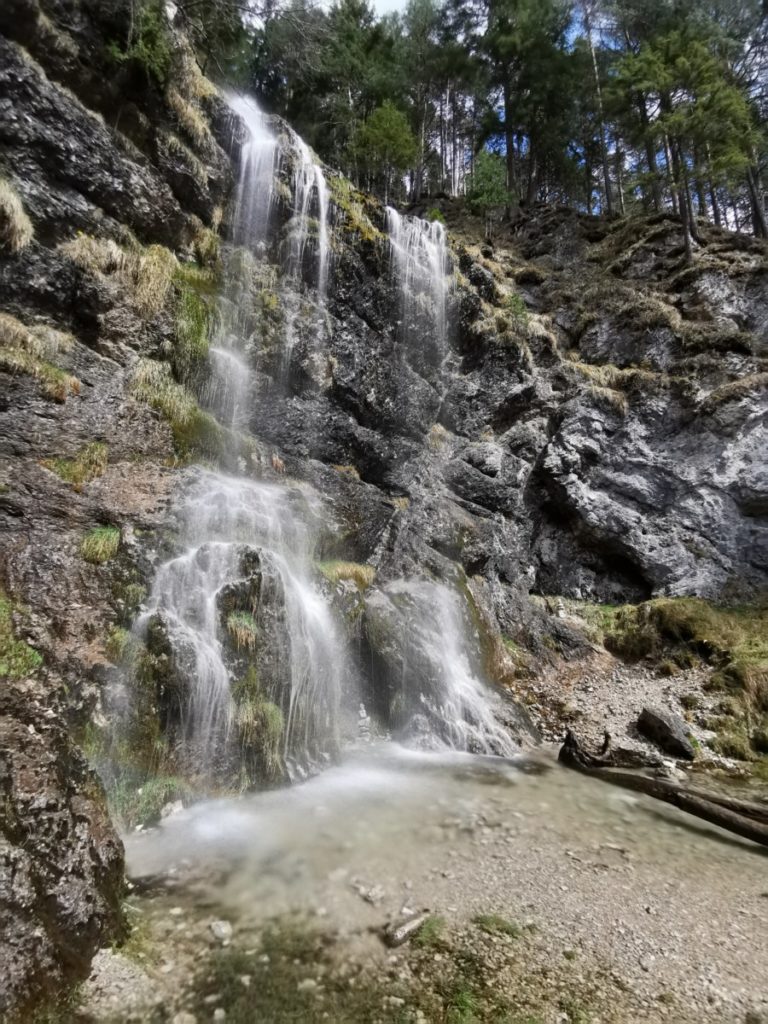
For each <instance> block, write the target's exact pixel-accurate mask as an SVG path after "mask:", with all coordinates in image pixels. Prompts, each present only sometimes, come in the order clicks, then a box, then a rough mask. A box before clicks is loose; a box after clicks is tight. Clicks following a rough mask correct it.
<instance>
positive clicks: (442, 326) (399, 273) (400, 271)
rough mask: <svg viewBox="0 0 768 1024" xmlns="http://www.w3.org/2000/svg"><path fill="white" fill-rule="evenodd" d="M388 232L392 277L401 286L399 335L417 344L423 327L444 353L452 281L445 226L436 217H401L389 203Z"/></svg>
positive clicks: (423, 331)
mask: <svg viewBox="0 0 768 1024" xmlns="http://www.w3.org/2000/svg"><path fill="white" fill-rule="evenodd" d="M387 231H388V234H389V245H390V255H391V259H392V271H393V277H394V279H395V281H396V283H397V285H398V287H399V289H400V322H401V334H402V335H403V337H404V338H405V340H406V341H411V340H413V342H414V343H415V344H418V343H419V341H420V340H422V339H423V336H424V334H425V326H426V327H428V328H429V331H430V333H431V334H432V335H433V336H434V339H435V342H436V344H437V348H438V351H439V352H440V353H441V355H443V354H444V353H445V348H446V340H447V318H446V307H447V300H448V295H449V292H450V289H451V283H452V278H451V274H450V261H449V258H448V249H447V245H446V235H445V228H444V227H443V225H442V224H441V223H440V222H439V221H436V220H435V221H431V222H430V221H426V220H421V219H420V218H418V217H404V216H402V215H401V214H400V213H398V212H397V210H393V209H392V207H391V206H388V207H387Z"/></svg>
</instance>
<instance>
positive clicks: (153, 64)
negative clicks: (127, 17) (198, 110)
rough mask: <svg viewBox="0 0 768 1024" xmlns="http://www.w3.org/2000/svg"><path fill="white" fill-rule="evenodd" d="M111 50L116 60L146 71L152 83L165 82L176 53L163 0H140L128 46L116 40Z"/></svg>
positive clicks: (110, 47)
mask: <svg viewBox="0 0 768 1024" xmlns="http://www.w3.org/2000/svg"><path fill="white" fill-rule="evenodd" d="M108 51H109V56H110V57H111V58H112V60H113V61H115V62H116V63H118V64H124V63H126V62H129V61H130V62H132V63H133V64H135V65H136V66H137V67H139V68H140V69H141V70H142V72H143V74H144V76H145V78H146V79H147V81H148V82H154V84H156V85H159V86H163V85H165V83H166V81H167V79H168V74H169V72H170V69H171V62H172V58H173V54H172V50H171V42H170V38H169V32H168V25H167V22H166V17H165V6H164V3H163V0H139V5H138V10H136V13H135V15H134V19H133V24H132V31H131V36H130V38H129V39H128V43H127V45H126V46H125V47H122V46H120V45H119V44H118V43H115V42H113V43H111V44H110V45H109V47H108Z"/></svg>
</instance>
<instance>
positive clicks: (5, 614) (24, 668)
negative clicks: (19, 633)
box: [0, 589, 43, 679]
mask: <svg viewBox="0 0 768 1024" xmlns="http://www.w3.org/2000/svg"><path fill="white" fill-rule="evenodd" d="M42 663H43V659H42V657H41V656H40V655H39V654H38V652H37V651H36V650H35V649H34V647H30V645H29V644H28V643H26V642H25V641H24V640H17V639H16V636H15V634H14V629H13V605H12V604H11V602H10V600H9V599H8V596H7V595H6V593H5V591H4V590H2V589H0V679H22V678H24V677H25V676H29V675H32V673H33V672H35V671H36V670H37V669H38V668H39V667H40V665H42Z"/></svg>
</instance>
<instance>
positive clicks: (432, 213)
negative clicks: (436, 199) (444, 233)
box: [424, 206, 445, 224]
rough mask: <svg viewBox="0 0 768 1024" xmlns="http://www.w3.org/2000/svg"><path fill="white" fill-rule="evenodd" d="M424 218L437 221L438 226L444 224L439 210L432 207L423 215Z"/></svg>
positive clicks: (443, 218)
mask: <svg viewBox="0 0 768 1024" xmlns="http://www.w3.org/2000/svg"><path fill="white" fill-rule="evenodd" d="M424 216H425V218H426V219H427V220H428V221H430V222H433V221H438V222H439V223H440V224H445V217H444V216H443V212H442V210H439V209H438V208H437V207H436V206H433V207H432V208H431V209H430V210H427V212H426V213H425V214H424Z"/></svg>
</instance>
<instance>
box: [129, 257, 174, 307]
mask: <svg viewBox="0 0 768 1024" xmlns="http://www.w3.org/2000/svg"><path fill="white" fill-rule="evenodd" d="M177 267H178V262H177V260H176V257H175V256H174V255H173V253H172V252H171V251H170V249H166V248H165V246H164V245H150V246H149V247H148V248H146V249H144V250H143V252H142V253H141V255H140V256H139V260H138V263H137V265H136V270H135V274H134V281H135V303H136V306H137V308H138V310H139V312H140V313H141V314H142V315H143V316H146V317H150V316H154V315H155V314H156V313H159V312H160V310H161V309H162V308H163V306H164V305H165V302H166V299H167V298H168V294H169V292H170V290H171V286H172V284H173V278H174V274H175V273H176V269H177Z"/></svg>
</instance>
